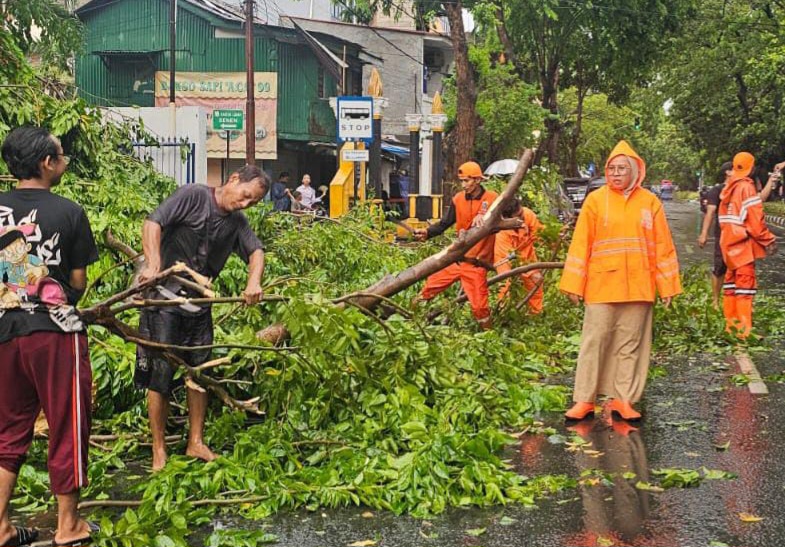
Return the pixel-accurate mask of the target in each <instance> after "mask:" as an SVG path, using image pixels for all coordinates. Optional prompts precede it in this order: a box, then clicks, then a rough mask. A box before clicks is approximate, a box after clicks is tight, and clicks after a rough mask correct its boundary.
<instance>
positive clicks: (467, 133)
mask: <svg viewBox="0 0 785 547" xmlns="http://www.w3.org/2000/svg"><path fill="white" fill-rule="evenodd" d="M333 1H334V2H335V3H336V4H339V5H342V6H344V7H345V8H347V11H346V13H345V17H347V18H351V20H353V21H354V22H358V23H361V24H369V23H370V21H371V19H372V18H373V14H375V13H377V12H383V13H385V14H388V15H389V14H393V15H395V16H396V17H400V16H402V15H406V16H408V17H413V18H414V19H415V21H416V22H417V24H418V26H419V28H420V29H421V30H425V29H427V25H428V22H429V21H430V19H431V18H433V17H434V16H436V15H444V16H446V17H447V20H448V22H449V25H450V40H451V42H452V48H453V57H454V63H455V74H454V78H455V98H456V101H457V105H458V108H457V110H456V113H455V118H454V122H453V124H452V125H451V126H450V128H449V130H448V133H447V135H446V139H445V142H446V143H447V148H448V154H447V165H446V166H445V168H446V171H447V172H448V173H454V172H455V171H456V170H457V168H458V165H459V164H460V163H462V162H464V161H467V160H469V159H471V157H472V152H473V150H474V140H475V135H476V128H477V110H476V102H477V84H476V81H475V75H474V72H473V70H472V67H471V64H470V61H469V41H468V39H467V36H466V32H465V29H464V26H463V10H464V8H470V7H471V6H472V5H473V4H474V3H475V0H466V1H464V0H450V1H448V2H440V1H438V0H415V1H414V2H412V4H411V7H410V8H407V7H405V6H404V4H403V3H402V2H400V1H399V0H398V1H396V0H355V1H354V2H353V3H352V4H351V5H349V4H348V3H347V0H333Z"/></svg>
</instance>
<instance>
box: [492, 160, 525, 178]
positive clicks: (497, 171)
mask: <svg viewBox="0 0 785 547" xmlns="http://www.w3.org/2000/svg"><path fill="white" fill-rule="evenodd" d="M516 169H518V160H512V159H507V160H499V161H495V162H493V163H492V164H490V165H489V166H488V167H487V168H486V169H485V174H486V175H488V176H489V177H492V176H493V175H500V176H506V175H512V174H513V173H515V170H516Z"/></svg>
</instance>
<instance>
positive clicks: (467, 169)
mask: <svg viewBox="0 0 785 547" xmlns="http://www.w3.org/2000/svg"><path fill="white" fill-rule="evenodd" d="M486 178H487V177H484V176H483V174H482V170H481V169H480V166H479V165H478V164H477V163H476V162H473V161H470V162H466V163H464V164H463V165H461V166H460V167H459V168H458V179H459V180H460V181H461V186H462V187H463V192H459V193H458V194H457V195H456V196H455V197H454V198H453V199H452V207H450V208H449V209H448V210H447V214H445V216H444V217H443V218H442V219H441V221H440V222H439V223H438V224H434V225H432V226H429V227H428V228H421V229H418V230H415V231H414V236H415V238H416V239H418V240H419V241H425V240H426V239H428V238H431V237H435V236H438V235H440V234H442V233H444V231H445V230H447V228H449V227H450V226H452V225H453V224H455V228H456V229H457V230H458V233H460V232H462V231H464V230H469V229H470V228H473V227H474V226H478V225H480V223H481V222H482V217H483V216H484V215H485V213H487V212H488V209H490V208H491V204H492V203H493V202H494V200H496V198H497V194H496V192H491V191H490V190H486V189H485V188H483V186H482V184H481V183H482V181H483V180H485V179H486ZM494 241H495V237H494V236H493V235H489V236H488V237H486V238H485V239H483V240H482V241H480V242H479V243H477V245H475V246H474V247H472V248H471V249H469V252H467V253H466V255H465V256H464V258H463V259H461V260H460V261H458V262H457V263H455V264H451V265H449V266H447V267H446V268H444V269H443V270H440V271H438V272H436V273H435V274H433V275H431V276H429V277H428V279H427V280H426V281H425V287H423V290H422V293H420V296H419V297H418V300H430V299H431V298H433V297H434V296H436V295H437V294H439V293H441V292H443V291H444V290H446V289H447V287H449V286H450V285H452V284H453V283H455V282H456V281H458V280H460V282H461V286H462V287H463V292H465V293H466V297H467V298H468V300H469V304H470V305H471V307H472V314H474V318H475V319H477V322H478V323H479V324H480V327H481V328H483V329H489V328H491V310H490V308H489V307H488V280H487V273H488V268H492V267H493V266H492V264H493V245H494Z"/></svg>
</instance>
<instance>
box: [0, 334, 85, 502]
mask: <svg viewBox="0 0 785 547" xmlns="http://www.w3.org/2000/svg"><path fill="white" fill-rule="evenodd" d="M92 382H93V373H92V370H91V369H90V358H89V355H88V351H87V336H86V335H85V334H84V333H63V332H43V331H41V332H34V333H32V334H29V335H27V336H18V337H16V338H13V339H11V340H9V341H8V342H4V343H2V344H0V467H2V468H3V469H5V470H7V471H10V472H11V473H14V474H18V473H19V469H20V468H21V467H22V464H23V463H24V461H25V457H26V455H27V450H28V449H29V448H30V443H31V442H32V441H33V428H34V426H35V420H36V418H37V417H38V413H39V412H40V411H41V409H43V411H44V414H45V415H46V420H47V422H48V423H49V458H48V461H49V463H48V465H49V479H50V482H51V486H52V492H54V493H55V494H70V493H72V492H75V491H76V490H78V489H79V488H82V487H84V486H86V485H87V450H88V445H89V441H90V421H91V399H92V393H91V386H92Z"/></svg>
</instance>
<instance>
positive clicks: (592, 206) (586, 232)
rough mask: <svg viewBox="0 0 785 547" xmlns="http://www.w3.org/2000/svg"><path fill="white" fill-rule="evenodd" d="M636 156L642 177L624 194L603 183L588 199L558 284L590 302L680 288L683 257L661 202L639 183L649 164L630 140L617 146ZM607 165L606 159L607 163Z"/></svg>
mask: <svg viewBox="0 0 785 547" xmlns="http://www.w3.org/2000/svg"><path fill="white" fill-rule="evenodd" d="M622 154H623V155H625V156H629V157H631V158H633V159H634V160H635V161H636V163H637V164H638V178H637V180H636V181H634V182H633V184H634V187H633V189H632V190H631V191H630V192H628V193H627V194H626V195H625V193H622V192H619V191H616V190H614V189H612V188H610V187H609V186H607V185H606V186H603V187H602V188H600V189H599V190H597V191H595V192H592V193H591V194H589V195H588V197H587V198H586V201H585V202H584V204H583V207H582V208H581V213H580V215H579V216H578V223H577V226H576V227H575V233H574V235H573V238H572V243H571V244H570V249H569V251H568V253H567V260H566V262H565V265H564V271H563V273H562V277H561V282H560V284H559V288H560V289H561V290H562V291H564V292H568V293H572V294H577V295H580V296H582V297H583V299H584V301H585V302H586V303H587V304H599V303H613V302H654V299H655V295H656V293H659V295H660V297H661V298H667V297H671V296H675V295H677V294H680V293H681V280H680V279H679V262H678V259H677V257H676V248H675V247H674V245H673V238H672V237H671V232H670V229H669V227H668V221H667V220H666V218H665V211H664V210H663V207H662V203H661V202H660V200H659V199H657V197H656V196H655V195H654V194H652V193H651V192H649V191H648V190H645V189H643V188H641V187H640V184H641V182H642V181H643V178H644V177H645V173H646V164H645V163H644V162H643V160H642V159H641V158H640V157H639V156H638V154H637V153H636V152H635V151H634V150H633V149H632V147H630V146H629V145H628V144H627V143H626V142H624V141H621V142H620V143H619V144H618V145H617V146H616V148H614V149H613V151H612V152H611V155H610V156H609V159H608V162H610V160H612V159H613V158H615V157H616V156H618V155H622ZM606 168H607V163H606Z"/></svg>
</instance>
